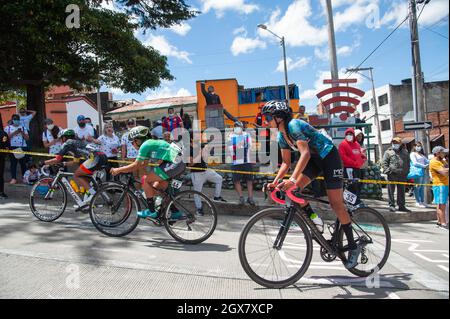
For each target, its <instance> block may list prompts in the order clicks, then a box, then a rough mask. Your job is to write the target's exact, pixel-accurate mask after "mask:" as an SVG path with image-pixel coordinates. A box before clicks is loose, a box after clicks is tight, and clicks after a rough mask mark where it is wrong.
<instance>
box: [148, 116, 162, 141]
mask: <svg viewBox="0 0 450 319" xmlns="http://www.w3.org/2000/svg"><path fill="white" fill-rule="evenodd" d="M150 134H151V135H152V138H154V139H158V140H162V138H163V127H162V121H161V120H158V121H156V122H155V127H153V129H152V131H151V132H150Z"/></svg>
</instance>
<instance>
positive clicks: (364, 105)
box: [362, 102, 370, 112]
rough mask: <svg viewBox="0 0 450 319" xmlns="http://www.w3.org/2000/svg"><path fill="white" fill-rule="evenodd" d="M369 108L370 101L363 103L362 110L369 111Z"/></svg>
mask: <svg viewBox="0 0 450 319" xmlns="http://www.w3.org/2000/svg"><path fill="white" fill-rule="evenodd" d="M369 110H370V103H369V102H366V103H363V104H362V111H363V112H367V111H369Z"/></svg>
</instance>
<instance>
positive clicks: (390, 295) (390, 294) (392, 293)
mask: <svg viewBox="0 0 450 319" xmlns="http://www.w3.org/2000/svg"><path fill="white" fill-rule="evenodd" d="M388 297H389V299H401V298H400V297H399V296H398V295H397V294H396V293H395V292H390V293H389V295H388Z"/></svg>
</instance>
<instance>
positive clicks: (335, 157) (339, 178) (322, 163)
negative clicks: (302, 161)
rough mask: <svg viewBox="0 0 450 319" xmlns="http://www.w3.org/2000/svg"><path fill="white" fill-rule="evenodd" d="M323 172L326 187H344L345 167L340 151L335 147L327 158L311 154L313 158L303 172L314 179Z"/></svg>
mask: <svg viewBox="0 0 450 319" xmlns="http://www.w3.org/2000/svg"><path fill="white" fill-rule="evenodd" d="M322 173H323V177H324V179H325V188H326V189H342V188H343V187H344V182H343V178H344V169H343V165H342V160H341V157H340V156H339V151H338V150H337V148H336V147H333V148H332V149H331V151H330V153H328V155H327V156H326V157H325V158H321V157H320V156H319V155H318V154H311V158H310V160H309V162H308V164H307V165H306V167H305V169H304V170H303V174H304V175H306V176H307V177H308V178H309V179H311V180H314V179H316V177H317V176H320V175H321V174H322Z"/></svg>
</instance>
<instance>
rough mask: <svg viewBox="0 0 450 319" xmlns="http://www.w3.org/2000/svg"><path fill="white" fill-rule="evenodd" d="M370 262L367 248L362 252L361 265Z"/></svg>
mask: <svg viewBox="0 0 450 319" xmlns="http://www.w3.org/2000/svg"><path fill="white" fill-rule="evenodd" d="M368 261H369V258H368V257H367V256H366V248H363V249H362V250H361V262H360V263H361V264H363V265H365V264H367V262H368Z"/></svg>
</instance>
